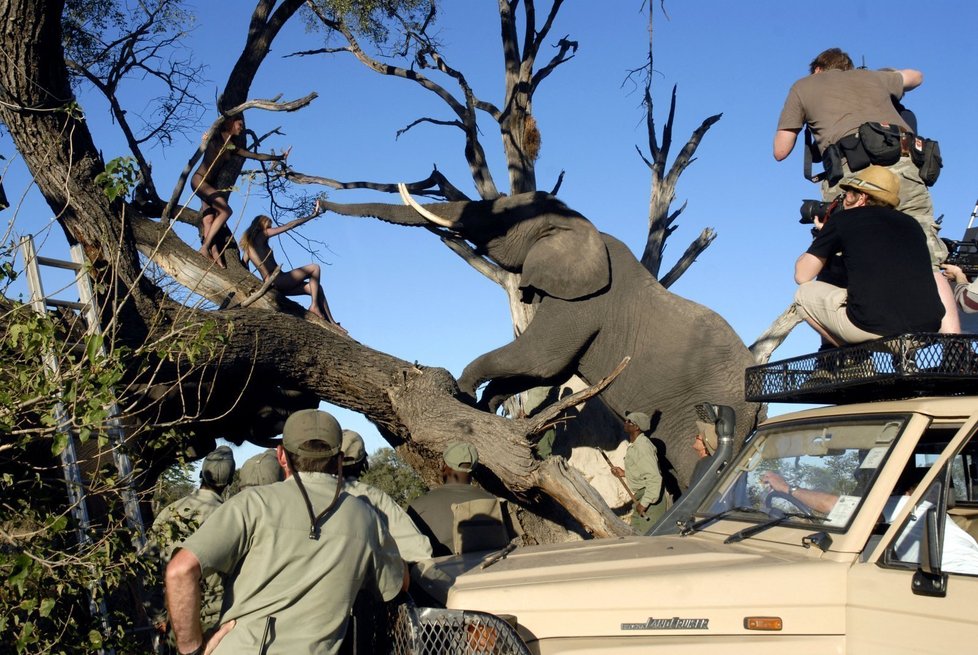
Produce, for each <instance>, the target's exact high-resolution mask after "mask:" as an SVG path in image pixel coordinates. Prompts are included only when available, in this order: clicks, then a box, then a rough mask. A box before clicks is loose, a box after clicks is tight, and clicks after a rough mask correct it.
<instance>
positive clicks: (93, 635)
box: [88, 630, 102, 648]
mask: <svg viewBox="0 0 978 655" xmlns="http://www.w3.org/2000/svg"><path fill="white" fill-rule="evenodd" d="M88 643H90V644H91V645H92V648H101V647H102V633H101V632H99V631H98V630H90V631H89V633H88Z"/></svg>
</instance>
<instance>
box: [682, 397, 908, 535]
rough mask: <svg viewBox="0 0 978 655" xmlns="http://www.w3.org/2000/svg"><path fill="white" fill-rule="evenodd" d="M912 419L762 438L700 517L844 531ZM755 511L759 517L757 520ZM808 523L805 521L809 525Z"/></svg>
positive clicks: (761, 434) (843, 422)
mask: <svg viewBox="0 0 978 655" xmlns="http://www.w3.org/2000/svg"><path fill="white" fill-rule="evenodd" d="M907 420H908V417H907V416H903V415H900V416H894V415H888V416H873V417H858V418H855V417H841V418H838V419H821V420H819V421H817V422H814V421H810V422H805V423H792V424H789V425H781V426H778V425H773V426H770V427H768V428H762V429H760V430H758V431H757V432H756V433H755V434H754V435H753V436H752V437H751V438H750V439H749V440H748V441H747V443H746V444H745V445H744V447H743V449H742V450H741V452H740V454H739V455H737V456H736V457H735V458H734V460H733V461H732V462H731V463H730V465H729V466H727V469H726V470H725V471H724V473H723V476H722V477H721V479H720V481H719V482H718V483H717V485H716V486H715V487H714V489H713V491H712V492H711V493H710V495H709V496H708V497H707V498H706V500H705V501H704V502H703V503H702V504H701V505H700V506H699V508H698V510H697V511H696V515H697V516H698V517H707V516H711V515H715V514H717V513H720V512H725V513H728V514H727V515H729V516H731V517H732V518H735V519H737V520H744V521H753V522H762V521H765V520H768V517H767V516H765V514H767V515H768V516H769V517H771V518H777V517H780V516H782V515H785V514H787V515H788V516H786V517H785V518H784V520H783V521H780V522H779V524H781V525H803V526H805V527H806V528H809V529H810V528H811V526H812V519H818V524H819V526H820V529H827V530H832V531H841V530H845V529H846V528H847V527H848V525H849V522H850V520H851V519H852V517H854V516H855V514H856V511H857V510H858V508H859V505H860V503H861V502H862V499H863V495H864V494H865V493H866V492H867V491H868V490H869V489H870V487H871V485H872V482H873V480H874V479H875V477H876V473H877V471H878V470H879V469H880V467H881V466H882V465H883V462H884V461H885V460H886V458H887V456H888V455H889V452H890V449H891V448H892V446H893V444H895V443H896V442H897V439H898V437H899V436H900V434H901V433H902V432H903V428H904V426H905V425H906V423H907ZM758 510H760V512H763V514H762V513H759V512H758ZM806 517H807V518H806Z"/></svg>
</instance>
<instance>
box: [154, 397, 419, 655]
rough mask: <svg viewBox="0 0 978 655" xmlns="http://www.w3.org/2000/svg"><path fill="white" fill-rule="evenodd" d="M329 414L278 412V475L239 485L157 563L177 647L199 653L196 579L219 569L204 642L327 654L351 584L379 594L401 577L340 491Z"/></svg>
mask: <svg viewBox="0 0 978 655" xmlns="http://www.w3.org/2000/svg"><path fill="white" fill-rule="evenodd" d="M341 432H342V431H341V429H340V425H339V423H337V421H336V419H335V418H333V417H332V416H331V415H330V414H327V413H326V412H322V411H319V410H315V409H306V410H300V411H298V412H295V413H294V414H292V415H291V416H289V418H288V420H287V421H286V422H285V427H284V429H283V433H282V445H280V446H278V448H277V449H276V455H277V456H278V460H279V464H280V465H281V466H282V468H283V469H285V476H286V479H285V481H284V482H281V483H277V484H269V485H264V486H259V487H253V488H251V489H248V490H247V491H246V492H245V493H240V494H237V495H235V496H233V497H232V498H230V499H229V500H228V501H227V502H225V503H224V505H223V506H221V508H220V509H218V510H217V511H216V512H214V513H213V514H212V515H211V516H210V518H209V519H208V520H207V522H206V523H205V524H204V525H203V526H202V529H201V530H198V531H197V533H196V534H194V535H193V536H191V537H190V538H189V539H187V540H186V541H185V542H184V543H183V548H182V549H181V550H179V551H177V552H176V554H175V555H174V556H173V559H172V560H171V561H170V565H169V566H168V567H167V571H166V596H167V606H168V608H169V610H170V617H171V621H172V622H173V631H174V633H175V634H176V639H177V647H178V649H179V652H180V653H182V654H188V653H204V652H205V640H204V635H202V634H201V629H200V618H199V605H200V590H199V587H198V581H199V579H200V576H201V573H202V572H203V573H208V572H210V571H220V572H222V573H224V574H226V575H227V576H228V578H227V582H226V583H225V596H224V613H223V614H222V616H221V621H222V622H223V625H222V626H221V628H220V630H218V632H217V633H216V634H215V635H214V636H213V637H212V638H211V639H210V640H209V641H208V642H207V645H206V652H207V653H210V652H214V653H217V654H222V653H228V654H230V653H263V654H266V655H276V654H285V653H288V654H290V655H291V654H293V653H309V654H312V653H315V654H317V655H319V654H328V655H334V654H335V653H336V652H337V651H338V649H339V646H340V643H341V641H342V639H343V635H344V633H345V632H346V627H347V623H348V620H349V616H350V607H351V605H352V603H353V598H354V597H355V596H356V594H357V591H358V590H359V589H361V588H370V589H373V590H374V591H375V593H377V594H378V595H380V596H381V597H382V598H383V599H384V600H391V599H393V598H394V597H395V596H396V595H397V594H398V593H399V592H400V591H401V589H402V588H403V586H404V579H405V575H404V565H403V563H402V562H401V559H400V558H399V557H397V553H396V552H394V551H392V550H388V549H385V548H384V547H383V546H382V544H383V528H382V526H381V522H380V519H379V518H378V517H377V514H376V513H375V512H374V511H373V510H372V509H371V508H370V506H369V505H367V504H366V503H364V502H363V501H362V500H360V499H359V498H354V497H353V496H350V495H348V494H345V493H341V491H342V480H341V476H342V459H341V458H342V453H341V452H340V443H341V439H342V435H341Z"/></svg>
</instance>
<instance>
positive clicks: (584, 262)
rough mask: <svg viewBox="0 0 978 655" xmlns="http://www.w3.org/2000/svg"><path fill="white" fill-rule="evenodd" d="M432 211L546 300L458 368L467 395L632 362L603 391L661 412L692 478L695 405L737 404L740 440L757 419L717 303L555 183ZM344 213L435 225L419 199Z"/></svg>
mask: <svg viewBox="0 0 978 655" xmlns="http://www.w3.org/2000/svg"><path fill="white" fill-rule="evenodd" d="M423 207H424V209H425V210H427V211H428V212H430V213H432V214H434V215H435V216H437V217H441V218H442V219H444V220H445V221H447V222H449V223H450V224H451V227H450V229H451V230H452V231H453V232H455V233H456V234H458V235H460V236H461V237H463V238H464V239H466V240H467V241H469V242H470V243H472V244H473V245H474V246H475V247H476V248H477V250H478V251H479V252H480V253H481V254H484V255H486V256H488V257H489V258H490V259H491V260H493V261H494V262H496V263H497V264H499V265H500V266H501V267H502V268H504V269H506V270H508V271H512V272H515V273H520V274H521V282H520V289H521V291H522V293H523V302H534V303H537V304H538V306H537V308H536V312H535V314H534V317H533V320H532V321H531V322H530V324H529V326H527V328H526V330H525V331H524V332H523V333H522V334H521V335H519V336H518V337H517V338H516V339H515V340H514V341H512V342H511V343H509V344H507V345H505V346H502V347H500V348H497V349H495V350H493V351H490V352H488V353H486V354H484V355H481V356H480V357H477V358H476V359H475V360H474V361H473V362H472V363H470V364H469V365H468V366H466V367H465V370H464V371H463V372H462V376H461V377H460V378H459V380H458V383H459V388H460V389H461V391H462V393H464V394H468V395H470V396H472V397H473V398H474V397H475V394H476V389H477V387H478V386H479V385H480V384H482V383H483V382H485V381H488V382H489V384H488V385H486V387H485V389H484V390H483V392H482V400H481V403H480V404H481V405H483V406H485V407H488V408H495V407H496V405H497V404H498V403H499V402H501V401H502V400H504V399H505V398H507V397H509V396H512V395H514V394H516V393H519V392H520V391H524V390H526V389H529V388H531V387H536V386H542V385H547V384H555V383H560V382H563V381H564V380H566V379H567V378H568V377H569V376H570V375H571V374H573V373H576V374H578V375H579V376H580V377H582V378H583V379H584V380H585V381H587V382H588V383H592V384H593V383H595V382H597V381H599V380H600V379H601V378H603V377H605V376H607V375H608V374H609V373H610V372H611V371H612V370H613V369H614V368H615V367H616V366H617V365H618V364H619V362H621V360H622V359H623V358H624V357H626V356H629V357H631V361H630V362H629V364H628V366H627V367H626V368H625V370H624V371H623V372H622V373H621V375H619V376H618V377H617V378H616V379H615V380H614V381H613V382H612V383H611V385H610V386H608V387H607V388H606V389H605V390H604V391H603V392H602V393H601V395H600V398H601V399H602V400H603V401H604V402H605V403H606V404H607V405H608V406H609V407H610V408H611V409H612V410H613V411H614V412H615V413H616V414H618V416H619V417H621V416H624V414H625V413H626V412H629V411H642V412H645V413H647V414H649V415H655V414H658V415H659V416H658V418H659V422H658V425H657V427H656V429H655V433H654V435H653V436H655V437H658V438H660V439H662V440H663V441H664V442H666V444H668V446H669V447H668V453H669V457H670V460H671V461H672V462H673V464H674V465H675V466H676V468H677V470H678V471H679V473H680V477H681V479H682V480H683V481H686V480H688V477H689V473H690V472H691V471H692V468H693V466H694V464H695V460H694V457H695V455H694V453H693V451H692V448H691V442H692V436H693V435H694V434H695V431H696V428H695V424H694V421H695V410H694V404H695V403H698V402H703V401H708V402H712V403H718V404H725V405H730V406H731V407H733V408H734V410H735V411H736V413H737V436H738V443H739V442H740V441H741V440H742V438H743V437H744V436H745V435H746V434H747V433H748V432H749V431H750V430H751V429H752V428H753V427H754V425H755V423H756V421H757V418H758V411H759V407H758V406H757V405H756V404H753V403H747V402H745V400H744V370H745V368H746V367H747V366H750V365H752V364H753V360H752V358H751V355H750V353H749V352H748V350H747V348H746V347H745V346H744V344H743V342H742V341H741V340H740V338H739V337H738V336H737V334H736V333H735V332H734V331H733V329H732V328H731V327H730V325H729V324H728V323H727V322H726V321H725V320H723V319H722V318H721V317H720V316H719V315H717V314H716V313H715V312H713V311H711V310H710V309H707V308H706V307H704V306H702V305H699V304H697V303H695V302H692V301H690V300H687V299H685V298H682V297H680V296H677V295H676V294H674V293H671V292H670V291H668V290H667V289H665V287H663V286H662V285H661V284H659V283H658V281H656V279H655V278H654V277H653V276H652V275H651V274H650V273H649V272H648V271H647V270H646V269H645V268H644V267H643V266H642V265H641V263H640V262H639V261H638V260H637V259H636V258H635V256H634V255H633V254H632V252H631V251H630V250H629V249H628V248H627V247H626V246H625V245H624V244H623V243H621V242H620V241H618V240H617V239H615V238H614V237H612V236H609V235H607V234H603V233H600V232H598V230H597V229H596V228H595V227H594V225H593V224H592V223H591V222H590V221H588V220H587V219H586V218H584V217H583V216H582V215H580V214H579V213H577V212H575V211H573V210H572V209H570V208H568V207H567V206H566V205H565V204H564V203H563V202H561V201H560V200H558V199H557V198H555V197H554V196H551V195H549V194H546V193H541V192H536V193H526V194H520V195H515V196H502V197H500V198H498V199H496V200H491V201H488V200H484V201H461V202H446V203H432V204H426V205H424V206H423ZM328 208H329V209H331V210H333V211H336V212H337V213H341V214H346V215H354V216H374V217H376V218H380V219H381V220H385V221H388V222H392V223H397V224H401V225H428V226H430V225H431V224H430V222H428V220H426V219H424V218H422V217H421V216H420V215H419V214H418V213H417V212H416V211H415V210H414V209H412V208H410V207H400V206H396V205H388V204H361V205H339V204H333V203H328Z"/></svg>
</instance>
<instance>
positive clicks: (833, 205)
mask: <svg viewBox="0 0 978 655" xmlns="http://www.w3.org/2000/svg"><path fill="white" fill-rule="evenodd" d="M844 196H845V194H843V193H840V194H839V195H838V196H836V197H835V198H833V199H832V200H831V201H829V202H822V201H821V200H802V201H801V207H800V208H799V210H798V211H799V212H800V213H801V218H799V219H798V222H799V223H801V224H802V225H811V224H812V223H814V222H815V219H816V218H817V219H819V220H820V221H822V222H823V223H824V222H825V221H827V220H829V215H830V214H831V213H832V212H833V211H835V210H836V209H838V208H839V207H841V206H842V198H843V197H844Z"/></svg>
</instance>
